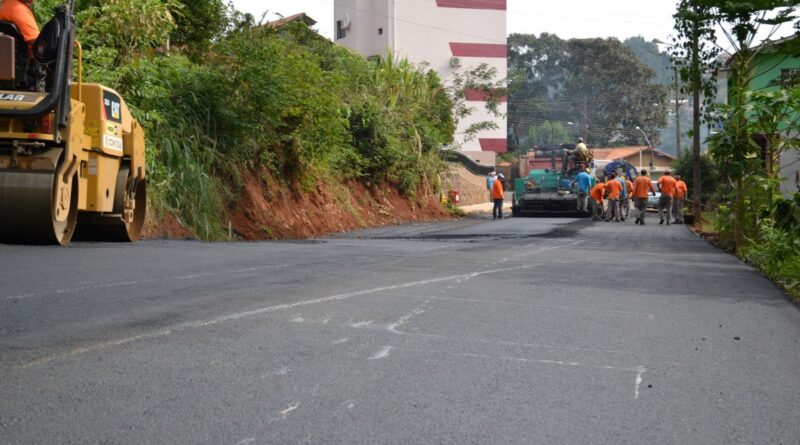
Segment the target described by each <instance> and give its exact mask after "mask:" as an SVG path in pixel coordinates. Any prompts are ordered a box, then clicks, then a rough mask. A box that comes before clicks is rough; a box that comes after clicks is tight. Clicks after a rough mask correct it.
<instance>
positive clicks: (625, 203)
mask: <svg viewBox="0 0 800 445" xmlns="http://www.w3.org/2000/svg"><path fill="white" fill-rule="evenodd" d="M619 210H620V214H621V215H622V219H628V216H630V213H631V200H630V199H628V198H620V199H619Z"/></svg>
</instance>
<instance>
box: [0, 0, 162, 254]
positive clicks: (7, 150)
mask: <svg viewBox="0 0 800 445" xmlns="http://www.w3.org/2000/svg"><path fill="white" fill-rule="evenodd" d="M53 23H55V26H51V24H53ZM44 29H45V30H48V29H49V30H50V31H51V32H48V33H46V34H47V37H48V39H50V40H51V41H47V42H42V43H41V45H44V47H45V50H42V49H41V48H39V47H38V45H40V42H39V41H37V42H36V43H35V44H34V46H33V54H35V55H36V56H35V57H31V55H30V54H26V51H22V50H20V48H21V47H22V48H24V47H25V45H16V44H13V45H5V46H3V45H0V64H2V63H8V64H17V65H18V64H19V63H26V64H33V66H34V67H37V66H40V65H38V64H40V63H41V70H39V71H38V72H40V73H41V74H42V75H44V76H47V78H46V82H42V81H41V80H42V79H31V78H17V77H15V76H16V75H17V74H16V73H23V74H25V73H36V72H37V70H36V69H33V70H20V69H0V242H2V243H31V244H57V245H66V244H68V243H69V242H70V240H72V239H73V238H74V239H89V240H96V241H126V242H130V241H136V240H138V239H139V237H140V236H141V232H142V227H143V226H144V220H145V214H146V208H147V196H146V190H147V178H146V168H145V155H144V151H145V141H144V131H143V130H142V128H141V126H140V125H139V124H138V122H136V120H135V119H133V117H132V116H131V113H130V110H129V109H128V107H127V105H126V104H125V101H124V100H123V99H122V97H121V96H120V95H119V94H118V93H117V92H115V91H114V90H112V89H110V88H107V87H104V86H102V85H97V84H90V83H83V81H82V78H81V73H82V69H81V60H82V55H81V49H80V44H78V42H77V41H75V27H74V17H73V15H72V8H71V6H68V5H63V6H59V7H57V8H56V11H55V16H54V18H53V19H52V21H51V23H50V24H48V25H46V26H45V28H44ZM44 34H45V32H44V31H43V35H44ZM0 37H2V38H3V39H9V38H11V39H14V40H15V42H22V41H21V40H18V39H21V38H22V36H21V35H19V33H18V31H17V30H16V28H15V27H14V25H13V24H11V23H8V22H0ZM53 38H56V39H57V45H55V46H54V45H53V43H52V39H53ZM53 47H55V48H57V51H56V53H53V52H52V51H50V48H53ZM4 51H5V53H4ZM48 51H50V52H48ZM37 57H45V59H46V60H39V59H37ZM20 59H23V60H22V61H21V60H20ZM73 64H77V67H78V69H77V82H75V83H72V82H71V78H72V71H73ZM26 66H28V65H26ZM0 68H2V67H0ZM17 68H18V67H17ZM25 75H28V74H25ZM30 75H33V76H35V74H30ZM32 85H33V86H40V87H41V88H39V89H37V88H34V87H32ZM44 85H47V89H44V88H43V86H44Z"/></svg>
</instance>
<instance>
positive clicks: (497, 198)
mask: <svg viewBox="0 0 800 445" xmlns="http://www.w3.org/2000/svg"><path fill="white" fill-rule="evenodd" d="M503 179H506V177H505V176H504V175H503V174H502V173H498V174H497V179H495V180H494V183H493V184H492V201H493V202H494V207H493V208H492V219H493V220H495V219H503V198H505V194H504V193H505V192H504V191H503Z"/></svg>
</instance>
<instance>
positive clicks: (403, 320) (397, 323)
mask: <svg viewBox="0 0 800 445" xmlns="http://www.w3.org/2000/svg"><path fill="white" fill-rule="evenodd" d="M430 302H431V299H428V300H427V301H425V302H424V303H422V304H420V305H419V306H417V307H415V308H414V309H412V310H411V312H409V313H407V314H405V315H403V316H402V317H400V318H399V319H398V320H397V321H395V322H393V323H390V324H389V325H388V326H386V329H387V330H389V331H391V332H397V328H399V327H400V326H403V325H405V324H407V323H408V322H409V321H411V319H412V318H414V316H415V315H420V314H424V313H425V309H423V308H424V307H425V306H427V305H428V303H430Z"/></svg>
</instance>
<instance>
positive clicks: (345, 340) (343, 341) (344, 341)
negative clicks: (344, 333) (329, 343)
mask: <svg viewBox="0 0 800 445" xmlns="http://www.w3.org/2000/svg"><path fill="white" fill-rule="evenodd" d="M347 340H350V339H349V338H347V337H345V338H340V339H338V340H336V341H334V342H333V344H335V345H340V344H342V343H346V342H347Z"/></svg>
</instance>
